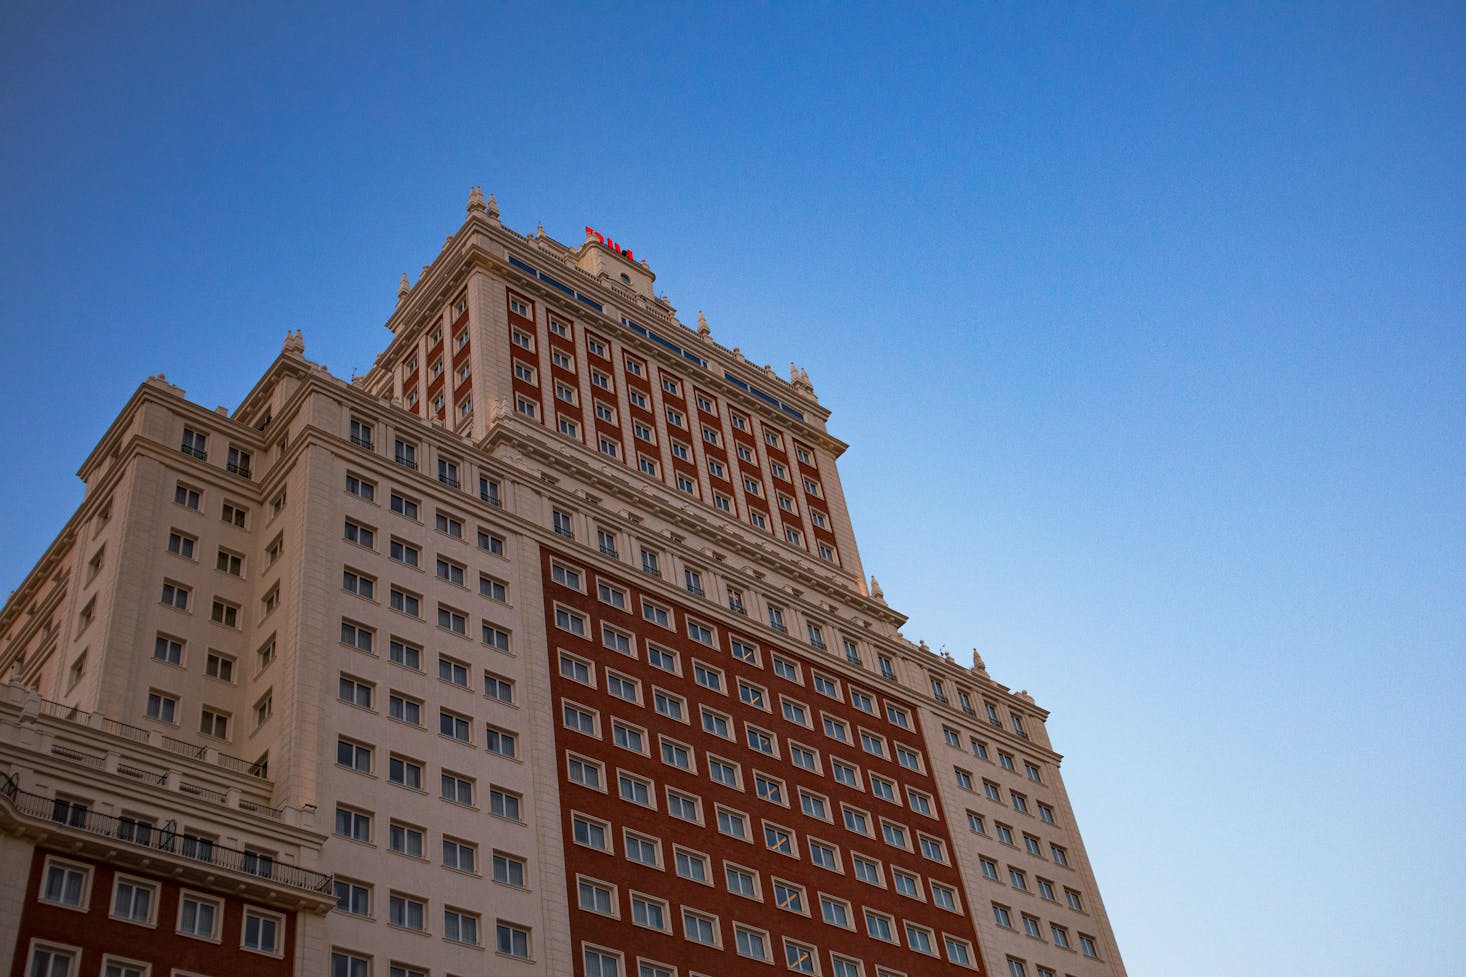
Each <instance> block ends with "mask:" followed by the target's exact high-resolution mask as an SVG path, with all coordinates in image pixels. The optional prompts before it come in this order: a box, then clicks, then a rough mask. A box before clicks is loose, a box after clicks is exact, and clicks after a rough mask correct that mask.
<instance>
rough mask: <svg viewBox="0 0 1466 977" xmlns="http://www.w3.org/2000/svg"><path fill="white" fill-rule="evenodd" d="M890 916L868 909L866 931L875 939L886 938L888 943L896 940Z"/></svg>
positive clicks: (866, 912)
mask: <svg viewBox="0 0 1466 977" xmlns="http://www.w3.org/2000/svg"><path fill="white" fill-rule="evenodd" d="M891 924H892V920H891V917H890V916H887V915H885V914H884V913H878V912H875V911H873V910H870V909H867V910H866V911H865V931H866V932H867V933H869V934H870V935H871V937H872V938H873V939H877V940H885V941H886V942H887V943H895V942H896V934H895V932H894V930H893V928H892V925H891Z"/></svg>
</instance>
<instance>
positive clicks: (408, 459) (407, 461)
mask: <svg viewBox="0 0 1466 977" xmlns="http://www.w3.org/2000/svg"><path fill="white" fill-rule="evenodd" d="M392 460H393V461H395V462H397V464H399V465H401V466H402V467H403V468H410V469H412V470H413V471H417V459H416V458H414V457H412V456H411V455H406V454H403V453H401V452H398V453H397V454H396V455H394V456H393V457H392Z"/></svg>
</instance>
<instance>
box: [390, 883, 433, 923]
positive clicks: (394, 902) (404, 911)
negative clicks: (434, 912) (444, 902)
mask: <svg viewBox="0 0 1466 977" xmlns="http://www.w3.org/2000/svg"><path fill="white" fill-rule="evenodd" d="M388 903H389V906H388V913H387V921H388V922H389V923H391V924H392V925H393V926H403V927H406V928H407V929H413V930H421V929H422V928H423V926H424V925H425V919H426V916H427V905H426V904H425V903H424V902H423V901H422V900H421V899H418V898H416V897H414V896H406V895H402V894H400V893H397V892H394V893H392V895H391V897H390V898H389V899H388Z"/></svg>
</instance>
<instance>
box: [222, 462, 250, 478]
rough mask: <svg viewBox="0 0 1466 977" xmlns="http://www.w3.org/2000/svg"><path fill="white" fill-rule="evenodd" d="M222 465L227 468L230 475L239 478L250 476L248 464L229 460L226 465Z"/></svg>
mask: <svg viewBox="0 0 1466 977" xmlns="http://www.w3.org/2000/svg"><path fill="white" fill-rule="evenodd" d="M224 467H225V468H227V469H228V470H229V473H230V474H231V475H238V476H239V477H240V478H249V477H250V470H249V465H245V464H240V463H239V462H236V461H231V462H230V463H229V464H228V465H225V466H224Z"/></svg>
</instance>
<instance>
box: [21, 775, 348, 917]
mask: <svg viewBox="0 0 1466 977" xmlns="http://www.w3.org/2000/svg"><path fill="white" fill-rule="evenodd" d="M0 796H4V797H5V798H7V799H9V801H10V803H11V804H13V805H14V806H15V809H16V810H17V811H19V812H20V813H21V814H24V815H26V816H28V817H32V818H43V819H45V820H47V821H52V822H54V823H56V824H60V825H64V826H66V827H68V828H74V829H75V830H77V831H81V832H84V833H86V834H89V835H94V836H96V837H98V838H108V839H115V840H117V841H120V842H123V843H125V844H128V845H133V846H135V847H138V848H147V849H150V850H152V851H160V852H168V853H169V854H173V855H178V856H180V857H182V858H188V859H192V860H193V861H197V862H203V863H206V864H208V865H213V866H215V867H217V868H222V869H226V870H228V871H232V872H238V873H239V874H241V875H253V876H256V877H257V878H261V879H267V880H269V881H271V882H275V883H277V884H279V885H287V886H290V887H291V888H294V889H303V890H305V891H307V892H330V891H331V876H329V875H323V874H322V873H320V872H313V871H311V870H310V869H305V868H300V867H298V866H295V865H282V864H281V863H279V862H277V861H275V860H274V859H273V858H271V857H270V856H268V855H262V854H260V853H259V852H248V851H240V850H239V849H237V848H225V847H224V846H223V845H219V844H215V843H214V842H212V841H208V840H205V839H201V838H194V837H191V836H187V835H180V834H179V833H178V831H177V830H176V828H175V827H174V822H172V821H170V822H168V824H167V825H165V826H164V827H162V828H158V827H155V826H153V825H148V824H143V823H141V822H138V821H136V820H134V819H132V818H114V817H111V816H110V815H106V814H97V813H96V812H95V811H90V810H88V809H87V808H86V806H85V805H82V804H77V803H74V802H71V801H66V800H58V799H56V798H52V797H42V796H41V795H40V794H32V793H30V792H29V791H24V790H21V789H19V787H18V786H17V785H16V782H15V778H14V777H9V778H6V780H5V782H4V783H3V785H0Z"/></svg>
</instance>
